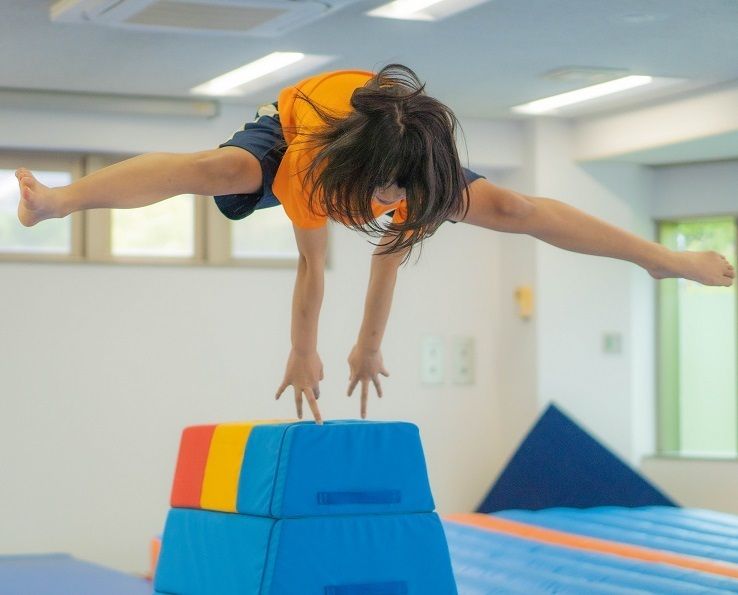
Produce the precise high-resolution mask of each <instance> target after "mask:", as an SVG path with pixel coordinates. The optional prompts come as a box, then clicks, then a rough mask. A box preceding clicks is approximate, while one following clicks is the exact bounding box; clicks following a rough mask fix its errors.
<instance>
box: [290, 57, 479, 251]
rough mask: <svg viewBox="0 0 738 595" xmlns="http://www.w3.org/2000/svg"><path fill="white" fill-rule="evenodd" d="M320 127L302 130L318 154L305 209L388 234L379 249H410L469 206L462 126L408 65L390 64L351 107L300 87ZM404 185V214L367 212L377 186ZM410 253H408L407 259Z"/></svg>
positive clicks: (357, 95)
mask: <svg viewBox="0 0 738 595" xmlns="http://www.w3.org/2000/svg"><path fill="white" fill-rule="evenodd" d="M297 99H302V100H304V101H307V102H308V103H309V104H310V105H311V106H312V108H313V109H314V110H315V112H316V113H317V114H318V116H319V117H320V119H321V120H322V121H323V123H324V124H325V126H321V127H320V128H318V129H314V130H299V134H300V135H301V136H303V137H304V139H305V140H303V141H302V142H304V143H305V144H306V148H307V149H311V150H315V151H316V153H315V157H314V159H313V160H312V161H311V163H310V165H309V166H308V167H307V168H305V177H304V185H305V186H306V187H310V194H309V199H308V200H309V208H310V210H311V211H312V212H313V213H320V214H324V215H327V216H328V217H329V218H331V219H336V220H338V221H341V222H342V223H343V224H344V225H347V226H348V227H350V228H352V229H355V230H359V231H364V232H366V233H368V234H369V235H374V236H378V235H380V234H389V235H390V236H393V237H392V239H391V240H389V241H388V242H387V243H386V244H384V246H383V248H382V254H390V253H396V252H400V251H402V250H404V249H406V248H410V249H412V247H413V246H414V245H415V244H418V243H419V242H421V241H422V240H424V239H425V238H427V237H429V236H431V235H433V233H435V231H436V230H437V229H438V227H439V226H440V225H441V224H442V223H443V222H444V221H445V220H447V219H448V218H449V217H450V216H452V215H457V216H461V217H463V216H464V215H465V214H466V212H467V210H468V208H469V196H468V186H467V184H466V181H465V178H464V175H463V172H462V166H461V163H460V161H459V156H458V153H457V150H456V142H455V138H456V130H457V127H458V128H461V125H460V124H459V122H458V120H457V118H456V116H455V115H454V113H453V112H452V111H451V109H450V108H448V107H447V106H446V105H444V104H443V103H441V102H440V101H438V100H437V99H434V98H433V97H429V96H428V95H426V94H425V83H421V81H420V80H419V79H418V76H417V75H416V74H415V72H413V71H412V70H411V69H410V68H408V67H407V66H403V65H402V64H388V65H387V66H385V67H383V68H382V69H381V70H380V71H379V72H378V73H377V74H376V75H374V76H373V77H372V78H371V79H369V80H368V81H367V82H366V83H365V84H364V85H363V86H362V87H359V88H358V89H356V90H355V91H354V92H353V94H352V95H351V108H352V110H351V112H350V113H349V114H348V116H347V115H346V114H335V113H330V112H329V111H328V110H327V109H325V108H324V107H322V106H320V105H317V104H316V103H315V102H314V101H313V100H311V99H310V98H309V97H308V96H307V95H305V94H304V93H302V92H300V91H298V94H297ZM393 182H396V183H397V185H398V186H400V187H403V188H404V189H405V197H406V203H407V219H406V221H405V222H402V223H394V222H393V223H388V224H381V223H380V222H379V221H377V220H375V218H374V214H373V212H372V195H373V193H374V190H375V188H377V187H380V188H381V187H385V186H388V185H391V184H392V183H393ZM409 253H410V250H408V254H407V255H406V259H407V256H409Z"/></svg>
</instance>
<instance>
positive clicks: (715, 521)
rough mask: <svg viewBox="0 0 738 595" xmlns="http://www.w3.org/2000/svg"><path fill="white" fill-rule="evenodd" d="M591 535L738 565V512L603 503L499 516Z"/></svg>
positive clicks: (516, 512) (502, 512)
mask: <svg viewBox="0 0 738 595" xmlns="http://www.w3.org/2000/svg"><path fill="white" fill-rule="evenodd" d="M492 516H497V517H501V518H505V519H509V520H511V521H518V522H521V523H527V524H529V525H537V526H539V527H545V528H547V529H555V530H557V531H565V532H567V533H574V534H577V535H585V536H587V537H597V538H599V539H607V540H609V541H617V542H620V543H628V544H631V545H637V546H642V547H648V548H652V549H657V550H662V551H667V552H675V553H678V554H686V555H688V556H697V557H700V558H706V559H709V560H713V561H722V562H730V563H733V564H738V516H734V515H730V514H724V513H719V512H713V511H708V510H699V509H691V508H673V507H671V506H644V507H640V508H621V507H617V506H602V507H597V508H589V509H585V510H578V509H572V508H549V509H547V510H536V511H530V510H504V511H500V512H497V513H495V514H493V515H492Z"/></svg>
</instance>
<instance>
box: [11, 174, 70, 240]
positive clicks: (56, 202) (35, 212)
mask: <svg viewBox="0 0 738 595" xmlns="http://www.w3.org/2000/svg"><path fill="white" fill-rule="evenodd" d="M15 177H16V178H18V186H19V188H20V196H21V198H20V202H19V203H18V220H19V221H20V222H21V223H22V224H23V225H25V226H26V227H31V226H32V225H36V223H38V222H39V221H43V220H44V219H51V218H52V217H64V216H65V215H66V214H67V213H65V212H63V210H62V207H61V203H62V201H61V195H60V189H58V188H49V187H48V186H44V185H43V184H42V183H41V182H39V181H38V180H37V179H36V178H35V177H34V175H33V174H32V173H31V172H30V171H29V170H27V169H26V168H25V167H21V168H19V169H17V170H16V171H15Z"/></svg>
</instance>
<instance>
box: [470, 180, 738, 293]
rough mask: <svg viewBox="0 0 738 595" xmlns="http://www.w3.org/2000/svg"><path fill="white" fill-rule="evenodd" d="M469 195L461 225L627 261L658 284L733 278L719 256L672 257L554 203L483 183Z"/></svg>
mask: <svg viewBox="0 0 738 595" xmlns="http://www.w3.org/2000/svg"><path fill="white" fill-rule="evenodd" d="M469 194H470V199H471V200H470V204H469V211H468V213H467V215H466V217H464V219H463V221H464V223H470V224H472V225H478V226H480V227H486V228H488V229H494V230H497V231H505V232H510V233H525V234H529V235H531V236H533V237H536V238H538V239H540V240H543V241H544V242H547V243H549V244H552V245H553V246H557V247H559V248H563V249H565V250H571V251H573V252H581V253H583V254H593V255H596V256H608V257H610V258H618V259H620V260H627V261H630V262H633V263H635V264H637V265H639V266H641V267H643V268H644V269H646V270H647V271H648V272H649V273H650V274H651V276H653V277H654V278H656V279H663V278H666V277H684V278H686V279H692V280H694V281H698V282H700V283H704V284H705V285H724V286H730V285H732V283H733V279H734V278H735V271H734V269H733V267H732V266H731V265H730V263H728V261H727V260H726V259H725V258H724V257H723V256H722V255H720V254H718V253H717V252H674V251H672V250H669V249H668V248H666V247H665V246H662V245H661V244H658V243H655V242H650V241H648V240H645V239H643V238H641V237H639V236H637V235H634V234H632V233H630V232H628V231H625V230H623V229H620V228H619V227H615V226H614V225H610V224H609V223H606V222H605V221H602V220H601V219H597V218H596V217H593V216H591V215H588V214H587V213H584V212H582V211H580V210H579V209H576V208H574V207H572V206H571V205H568V204H566V203H563V202H561V201H558V200H554V199H551V198H543V197H536V196H527V195H525V194H521V193H519V192H515V191H513V190H509V189H507V188H502V187H501V186H496V185H494V184H492V183H491V182H489V181H487V180H486V179H484V178H480V179H478V180H475V181H474V182H473V183H472V184H471V185H470V186H469Z"/></svg>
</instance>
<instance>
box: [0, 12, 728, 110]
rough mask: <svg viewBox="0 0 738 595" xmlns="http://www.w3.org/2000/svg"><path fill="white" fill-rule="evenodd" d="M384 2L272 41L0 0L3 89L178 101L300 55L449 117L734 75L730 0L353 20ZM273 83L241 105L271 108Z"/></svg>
mask: <svg viewBox="0 0 738 595" xmlns="http://www.w3.org/2000/svg"><path fill="white" fill-rule="evenodd" d="M383 3H384V0H361V1H359V2H357V3H356V4H353V5H350V6H348V7H347V8H344V9H342V10H340V11H338V12H336V13H334V14H332V15H330V16H328V17H326V18H324V19H323V20H320V21H318V22H315V23H311V24H309V25H307V26H305V27H303V28H301V29H298V30H296V31H293V32H291V33H290V34H288V35H286V36H284V37H282V38H277V39H257V38H250V37H234V36H232V35H217V34H213V35H193V34H187V33H154V32H140V31H131V30H123V29H116V28H109V27H103V26H92V25H75V24H57V23H52V22H51V21H50V20H49V16H48V12H49V5H50V4H51V2H50V0H0V87H2V88H15V89H18V88H20V89H45V90H66V91H85V92H98V93H123V94H133V95H161V96H172V97H188V96H189V89H190V88H191V87H194V86H196V85H198V84H201V83H203V82H204V81H206V80H209V79H211V78H213V77H214V76H217V75H219V74H222V73H224V72H226V71H229V70H232V69H234V68H236V67H238V66H241V65H243V64H244V63H246V62H250V61H252V60H254V59H256V58H259V57H261V56H263V55H265V54H267V53H270V52H272V51H300V52H305V53H311V54H331V55H336V56H338V59H337V60H335V61H334V62H331V63H330V64H329V65H327V66H326V67H324V68H320V69H319V70H329V69H334V68H364V69H369V70H376V69H377V68H378V67H380V66H381V65H383V64H385V63H389V62H401V63H404V64H407V65H408V66H410V67H411V68H413V69H414V70H415V71H416V72H417V73H418V75H419V76H420V78H421V79H422V80H425V81H427V87H426V89H427V92H428V93H429V94H431V95H433V96H435V97H438V98H439V99H440V100H441V101H444V102H446V103H448V104H449V105H450V106H451V107H452V109H454V111H456V113H457V114H458V115H461V116H466V117H499V116H502V115H509V114H508V111H507V110H508V108H509V107H510V106H511V105H515V104H518V103H523V102H526V101H530V100H533V99H537V98H540V97H543V96H547V95H551V94H554V93H558V92H562V91H567V90H570V89H571V88H575V87H577V86H581V85H577V84H571V83H562V82H556V81H551V80H546V79H543V78H541V75H542V74H544V73H546V72H548V71H551V70H554V69H557V68H561V67H564V66H590V67H591V66H596V67H610V68H622V69H627V70H628V71H630V72H631V73H633V74H649V75H654V76H663V77H677V78H685V79H688V81H689V84H690V85H691V86H692V87H694V86H699V85H708V84H712V83H715V82H725V81H730V80H736V79H738V0H490V1H489V2H487V3H485V4H482V5H479V6H476V7H474V8H471V9H469V10H467V11H465V12H462V13H459V14H457V15H455V16H452V17H450V18H448V19H446V20H443V21H438V22H425V21H399V20H392V19H378V18H372V17H368V16H365V15H364V13H365V12H366V11H368V10H370V9H372V8H374V7H376V6H379V5H381V4H383ZM281 86H282V85H281V84H277V85H274V86H273V87H270V88H266V89H262V90H260V91H258V92H255V93H254V94H252V95H249V96H247V97H244V98H243V99H240V100H239V101H241V102H243V103H247V104H252V105H253V104H256V103H261V102H266V101H273V100H274V99H275V98H276V95H277V92H278V90H279V88H280V87H281ZM677 90H678V89H676V88H675V90H672V91H670V92H676V91H677ZM662 93H663V91H662ZM631 101H638V96H636V98H635V100H633V99H631Z"/></svg>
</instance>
